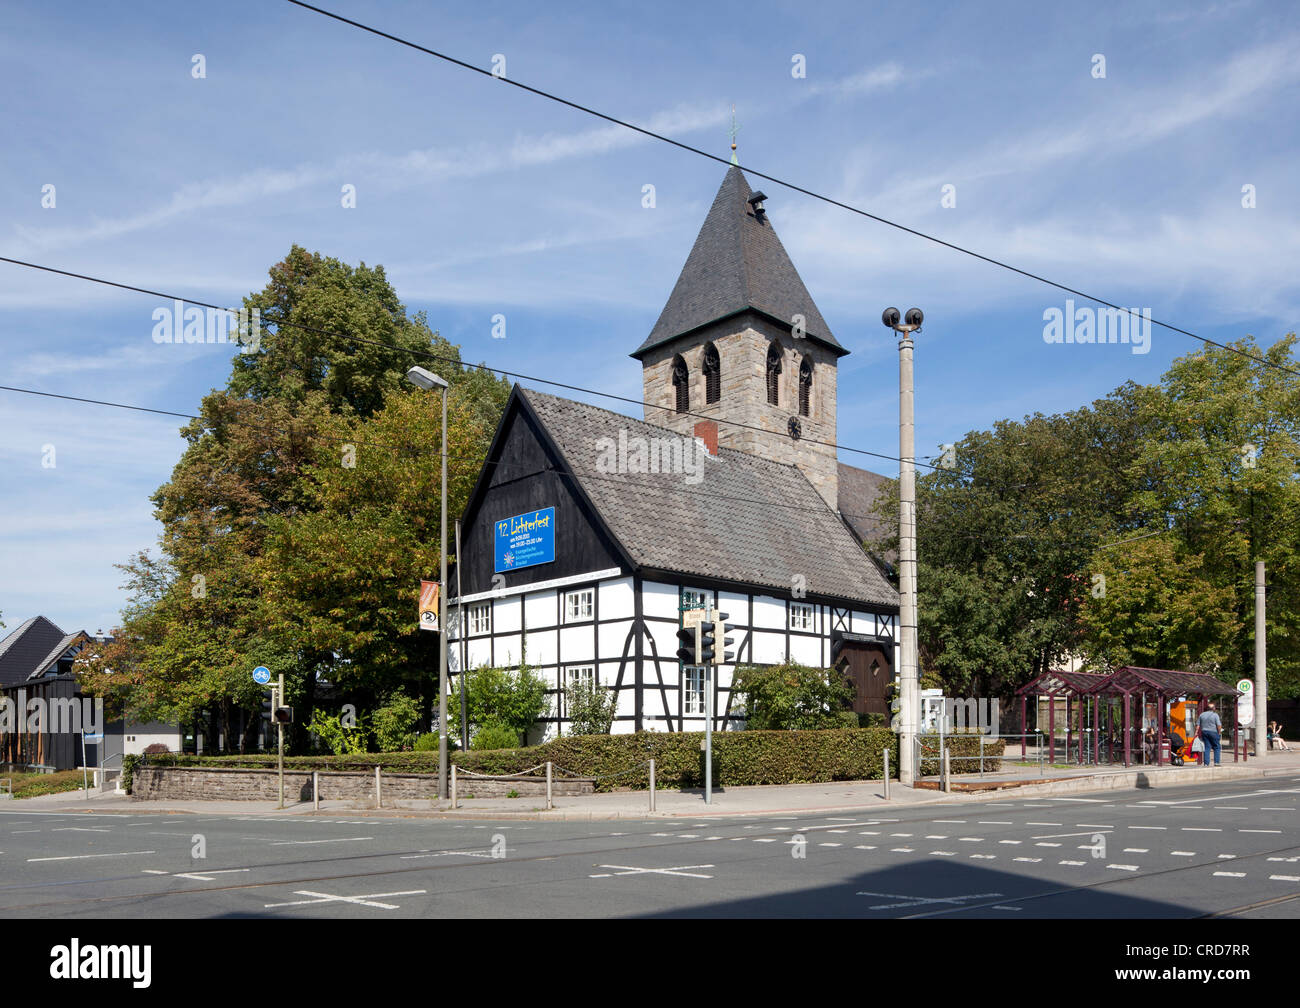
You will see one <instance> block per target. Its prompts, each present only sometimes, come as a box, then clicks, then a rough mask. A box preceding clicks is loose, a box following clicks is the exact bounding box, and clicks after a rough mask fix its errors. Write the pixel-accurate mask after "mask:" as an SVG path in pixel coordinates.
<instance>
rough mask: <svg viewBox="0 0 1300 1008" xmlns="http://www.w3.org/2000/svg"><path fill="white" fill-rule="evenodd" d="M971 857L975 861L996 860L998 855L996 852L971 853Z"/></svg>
mask: <svg viewBox="0 0 1300 1008" xmlns="http://www.w3.org/2000/svg"><path fill="white" fill-rule="evenodd" d="M971 858H972V859H973V860H975V861H996V860H997V859H998V856H997V855H996V854H972V855H971Z"/></svg>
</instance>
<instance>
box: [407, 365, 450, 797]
mask: <svg viewBox="0 0 1300 1008" xmlns="http://www.w3.org/2000/svg"><path fill="white" fill-rule="evenodd" d="M406 380H407V381H409V382H410V383H411V384H412V385H418V386H419V387H420V388H422V389H432V388H438V389H441V390H442V440H441V442H440V444H441V455H442V501H441V505H442V515H441V517H440V520H439V522H438V572H439V578H438V797H439V798H446V797H447V382H446V381H445V380H443V379H442V378H439V377H438V376H437V375H436V374H434V373H433V372H432V371H426V370H425V369H424V368H422V367H413V368H411V370H409V371H407V372H406Z"/></svg>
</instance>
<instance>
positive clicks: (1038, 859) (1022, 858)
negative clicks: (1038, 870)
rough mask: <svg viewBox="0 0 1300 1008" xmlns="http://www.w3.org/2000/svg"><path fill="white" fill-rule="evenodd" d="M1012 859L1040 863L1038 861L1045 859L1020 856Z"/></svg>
mask: <svg viewBox="0 0 1300 1008" xmlns="http://www.w3.org/2000/svg"><path fill="white" fill-rule="evenodd" d="M1012 860H1013V861H1028V862H1030V863H1031V864H1038V862H1039V861H1041V860H1043V859H1042V858H1040V857H1018V858H1012Z"/></svg>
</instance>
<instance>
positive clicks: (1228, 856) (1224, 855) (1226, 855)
mask: <svg viewBox="0 0 1300 1008" xmlns="http://www.w3.org/2000/svg"><path fill="white" fill-rule="evenodd" d="M1236 856H1237V855H1236V854H1220V855H1219V859H1220V860H1223V859H1225V858H1235V857H1236Z"/></svg>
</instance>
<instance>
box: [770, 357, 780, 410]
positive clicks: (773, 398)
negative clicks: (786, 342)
mask: <svg viewBox="0 0 1300 1008" xmlns="http://www.w3.org/2000/svg"><path fill="white" fill-rule="evenodd" d="M780 385H781V344H780V343H776V342H773V343H772V344H771V345H770V346H768V348H767V401H768V403H770V404H771V405H773V406H779V405H780V398H779V396H778V390H779V389H780Z"/></svg>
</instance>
